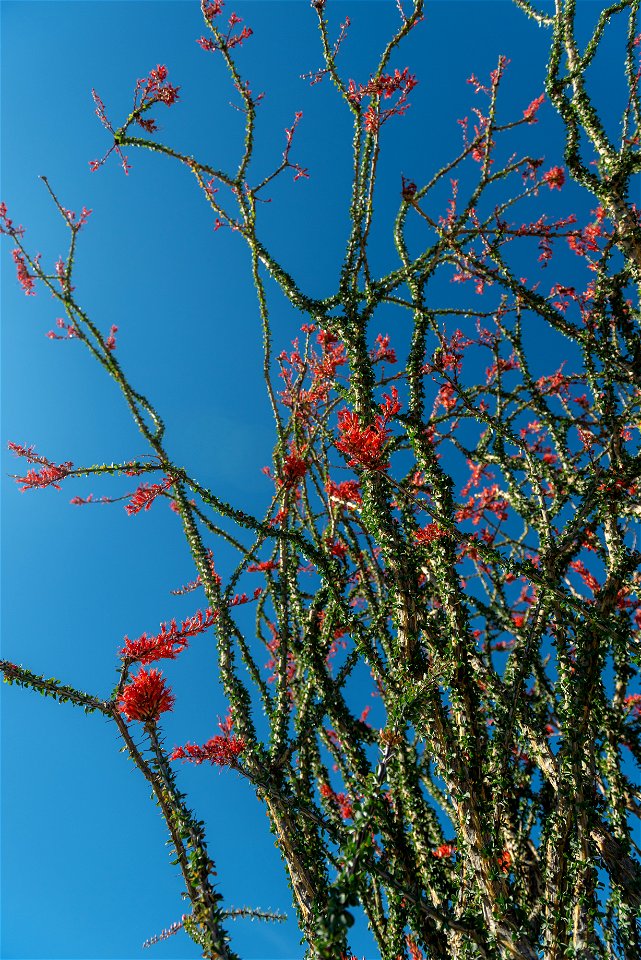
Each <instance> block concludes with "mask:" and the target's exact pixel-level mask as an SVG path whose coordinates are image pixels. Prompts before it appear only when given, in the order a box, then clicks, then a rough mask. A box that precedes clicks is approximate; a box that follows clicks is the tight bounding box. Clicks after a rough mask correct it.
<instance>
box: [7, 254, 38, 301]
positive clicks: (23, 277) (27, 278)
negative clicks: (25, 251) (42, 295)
mask: <svg viewBox="0 0 641 960" xmlns="http://www.w3.org/2000/svg"><path fill="white" fill-rule="evenodd" d="M12 256H13V262H14V263H15V265H16V273H17V275H18V283H19V284H20V286H21V287H22V289H23V290H24V292H25V293H26V295H27V296H33V295H34V294H35V289H34V287H35V285H36V281H35V277H32V276H31V274H30V273H29V271H28V269H27V264H26V262H25V259H24V256H23V255H22V253H21V252H20V250H18V249H17V248H16V249H15V250H13V251H12Z"/></svg>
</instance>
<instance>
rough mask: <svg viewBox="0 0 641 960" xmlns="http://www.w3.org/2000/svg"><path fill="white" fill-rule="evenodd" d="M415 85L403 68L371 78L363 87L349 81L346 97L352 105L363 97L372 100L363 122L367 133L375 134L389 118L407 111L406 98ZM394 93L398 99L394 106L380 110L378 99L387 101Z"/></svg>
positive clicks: (414, 79) (412, 78)
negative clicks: (397, 95)
mask: <svg viewBox="0 0 641 960" xmlns="http://www.w3.org/2000/svg"><path fill="white" fill-rule="evenodd" d="M417 83H418V80H417V79H416V77H415V76H414V75H413V74H411V73H410V72H409V69H408V67H405V69H404V70H403V71H400V70H395V71H394V73H393V74H381V76H380V77H373V78H372V79H371V80H370V81H369V83H366V84H365V85H364V86H363V85H360V86H358V87H357V86H356V84H355V83H354V81H353V80H350V81H349V87H348V91H347V96H348V97H349V99H350V100H351V101H352V103H354V104H360V102H361V100H362V99H363V98H364V97H370V98H372V99H373V102H372V103H370V104H369V106H368V108H367V110H366V111H365V115H364V121H365V129H366V130H367V131H368V132H369V133H375V132H376V131H377V130H379V129H380V127H381V125H382V124H383V123H385V121H386V120H389V118H390V117H393V116H401V115H402V114H403V113H405V111H406V110H408V109H409V103H408V102H407V97H408V95H409V93H410V91H411V90H413V89H414V87H415V86H416V84H417ZM395 93H398V94H399V98H398V100H397V101H396V103H395V104H394V106H393V107H390V108H388V109H387V110H382V109H381V108H380V106H379V99H380V98H383V99H385V100H388V99H389V98H390V97H392V96H393V95H394V94H395Z"/></svg>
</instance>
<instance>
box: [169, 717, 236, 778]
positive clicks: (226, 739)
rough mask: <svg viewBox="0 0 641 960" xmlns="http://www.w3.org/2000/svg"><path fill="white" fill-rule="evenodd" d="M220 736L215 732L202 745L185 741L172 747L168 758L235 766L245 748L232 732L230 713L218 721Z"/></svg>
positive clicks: (219, 765)
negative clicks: (182, 744) (182, 745)
mask: <svg viewBox="0 0 641 960" xmlns="http://www.w3.org/2000/svg"><path fill="white" fill-rule="evenodd" d="M218 726H219V727H220V729H221V731H222V734H223V735H222V737H221V736H219V735H218V734H216V736H214V737H211V739H210V740H208V741H207V743H204V744H203V745H202V747H199V746H197V745H196V744H195V743H186V744H185V746H184V747H174V749H173V750H172V752H171V754H170V755H169V759H170V760H189V761H191V763H203V762H204V761H205V760H208V761H209V763H215V764H216V766H218V767H235V766H236V764H237V762H238V757H239V756H240V754H241V753H242V752H243V750H244V749H245V741H244V740H243V738H242V737H237V736H235V735H234V734H232V732H231V731H232V727H233V720H232V717H231V714H230V715H229V716H228V717H227V719H226V720H224V721H221V722H219V723H218Z"/></svg>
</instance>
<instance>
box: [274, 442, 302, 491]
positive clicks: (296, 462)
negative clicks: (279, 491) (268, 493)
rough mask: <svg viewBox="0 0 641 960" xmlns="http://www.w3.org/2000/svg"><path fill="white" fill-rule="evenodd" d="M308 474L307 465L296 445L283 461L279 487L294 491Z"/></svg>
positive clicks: (293, 445)
mask: <svg viewBox="0 0 641 960" xmlns="http://www.w3.org/2000/svg"><path fill="white" fill-rule="evenodd" d="M306 473H307V464H306V462H305V461H304V460H303V458H302V457H301V455H300V453H299V451H298V448H297V447H296V444H292V446H291V447H290V451H289V453H288V454H287V456H286V457H285V459H284V461H283V469H282V471H281V476H280V478H279V481H278V483H279V485H280V486H281V487H284V488H285V490H293V489H294V487H296V486H298V484H299V482H300V481H301V480H302V479H303V477H304V476H305V474H306Z"/></svg>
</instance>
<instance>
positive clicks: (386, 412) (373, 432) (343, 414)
mask: <svg viewBox="0 0 641 960" xmlns="http://www.w3.org/2000/svg"><path fill="white" fill-rule="evenodd" d="M383 398H384V403H382V404H381V410H382V414H381V415H380V416H377V417H376V418H375V420H374V423H373V424H368V426H366V427H361V423H360V419H359V416H358V414H357V413H353V412H352V411H350V410H340V411H339V413H338V429H339V431H340V434H341V436H340V438H339V439H338V440H337V441H336V447H337V449H338V450H340V451H341V453H344V454H346V455H347V456H349V457H350V460H349V466H350V467H354V466H357V465H358V466H361V467H365V468H366V469H368V470H380V469H385V468H386V467H389V462H388V461H385V460H384V456H383V453H384V447H385V444H386V443H387V440H388V438H389V436H390V430H389V429H388V426H387V425H388V423H389V421H390V420H391V418H392V417H393V416H394V415H395V414H396V413H398V411H399V410H400V409H401V404H400V403H399V400H398V390H397V389H396V387H392V396H391V397H389V396H388V395H387V394H383Z"/></svg>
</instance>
